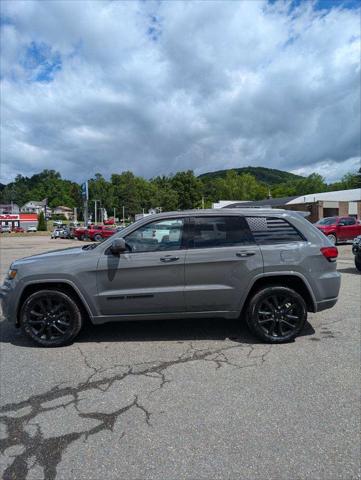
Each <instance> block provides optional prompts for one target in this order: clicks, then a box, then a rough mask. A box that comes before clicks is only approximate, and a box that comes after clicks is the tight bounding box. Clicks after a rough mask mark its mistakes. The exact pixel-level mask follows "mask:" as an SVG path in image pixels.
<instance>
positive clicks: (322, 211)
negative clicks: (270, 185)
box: [212, 188, 361, 222]
mask: <svg viewBox="0 0 361 480" xmlns="http://www.w3.org/2000/svg"><path fill="white" fill-rule="evenodd" d="M212 207H213V208H242V207H271V208H272V207H273V208H284V209H286V210H301V211H308V212H309V213H310V216H309V217H308V218H309V220H311V221H312V222H315V221H317V220H319V219H320V218H323V217H332V216H348V215H352V216H354V217H356V218H358V219H359V220H360V219H361V188H353V189H350V190H335V191H333V192H321V193H311V194H309V195H301V196H293V197H283V198H266V199H265V200H256V201H244V200H240V201H237V200H220V201H219V202H217V203H213V205H212Z"/></svg>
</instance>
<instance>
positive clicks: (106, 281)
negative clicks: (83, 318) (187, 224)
mask: <svg viewBox="0 0 361 480" xmlns="http://www.w3.org/2000/svg"><path fill="white" fill-rule="evenodd" d="M183 225H184V219H183V218H170V219H162V220H158V221H154V222H151V221H150V222H148V223H146V224H142V225H141V226H140V227H139V228H137V229H136V230H134V231H133V232H131V233H130V234H128V235H127V236H126V237H125V242H126V245H127V248H128V250H129V252H127V253H124V254H121V255H119V256H115V255H112V253H111V252H110V251H109V252H106V254H105V255H103V256H102V257H101V258H100V259H99V263H98V271H97V288H98V305H99V310H100V312H101V314H102V315H128V314H129V315H131V314H133V315H134V314H135V315H136V314H152V313H153V314H154V313H170V312H183V311H184V310H185V301H184V261H185V250H184V248H183Z"/></svg>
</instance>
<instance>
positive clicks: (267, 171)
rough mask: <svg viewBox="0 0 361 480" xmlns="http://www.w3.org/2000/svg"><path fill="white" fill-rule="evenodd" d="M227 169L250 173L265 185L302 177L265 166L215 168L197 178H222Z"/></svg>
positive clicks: (205, 179)
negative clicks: (214, 170)
mask: <svg viewBox="0 0 361 480" xmlns="http://www.w3.org/2000/svg"><path fill="white" fill-rule="evenodd" d="M229 170H234V171H236V172H237V173H238V174H241V173H250V174H251V175H253V176H254V177H255V178H256V179H257V180H258V181H259V182H263V183H266V184H267V185H277V184H279V183H285V182H288V181H291V180H299V179H301V178H304V177H302V176H301V175H295V174H294V173H290V172H285V171H283V170H276V169H275V168H266V167H241V168H229V169H227V170H217V171H216V172H207V173H202V175H199V178H200V179H201V180H203V181H207V180H214V179H216V178H224V177H225V176H226V174H227V172H229Z"/></svg>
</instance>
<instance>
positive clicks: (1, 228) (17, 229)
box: [0, 225, 37, 233]
mask: <svg viewBox="0 0 361 480" xmlns="http://www.w3.org/2000/svg"><path fill="white" fill-rule="evenodd" d="M25 231H26V232H29V233H31V232H37V228H36V227H28V228H27V229H26V230H25V229H24V228H23V227H14V228H11V227H10V226H9V225H1V226H0V233H24V232H25Z"/></svg>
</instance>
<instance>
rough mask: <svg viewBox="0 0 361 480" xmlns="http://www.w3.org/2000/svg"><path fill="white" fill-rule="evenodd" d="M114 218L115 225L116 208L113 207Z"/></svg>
mask: <svg viewBox="0 0 361 480" xmlns="http://www.w3.org/2000/svg"><path fill="white" fill-rule="evenodd" d="M113 218H114V223H115V207H113Z"/></svg>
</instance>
